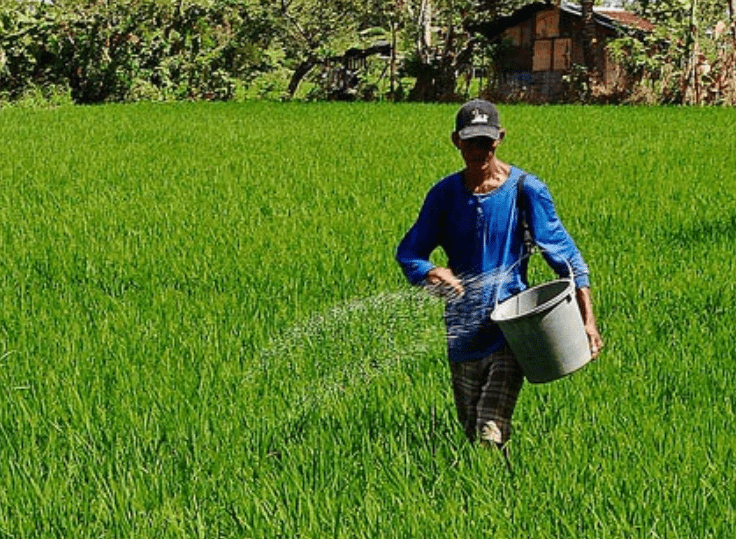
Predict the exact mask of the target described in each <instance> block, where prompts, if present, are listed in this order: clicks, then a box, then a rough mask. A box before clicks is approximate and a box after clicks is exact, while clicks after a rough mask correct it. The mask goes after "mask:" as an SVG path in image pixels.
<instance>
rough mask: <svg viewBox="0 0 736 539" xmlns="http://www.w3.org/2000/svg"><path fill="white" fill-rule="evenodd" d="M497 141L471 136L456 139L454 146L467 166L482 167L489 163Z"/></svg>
mask: <svg viewBox="0 0 736 539" xmlns="http://www.w3.org/2000/svg"><path fill="white" fill-rule="evenodd" d="M496 143H497V141H496V140H494V139H492V138H489V137H473V138H469V139H465V140H461V139H460V138H457V139H456V146H457V147H458V149H459V150H460V153H461V154H462V156H463V159H464V160H465V164H466V165H467V167H468V168H476V167H480V168H482V167H483V166H485V165H488V164H490V162H491V161H492V160H493V154H494V153H495V151H496Z"/></svg>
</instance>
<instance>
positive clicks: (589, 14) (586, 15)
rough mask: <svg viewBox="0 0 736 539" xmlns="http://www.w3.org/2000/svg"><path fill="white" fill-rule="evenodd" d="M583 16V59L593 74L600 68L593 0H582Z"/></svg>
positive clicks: (589, 71)
mask: <svg viewBox="0 0 736 539" xmlns="http://www.w3.org/2000/svg"><path fill="white" fill-rule="evenodd" d="M580 8H581V14H582V17H583V61H584V62H585V67H586V68H587V69H588V74H589V75H590V76H592V75H593V74H594V73H595V72H596V71H597V69H598V63H597V58H596V56H597V55H596V47H597V46H598V43H597V35H596V28H595V17H594V14H593V0H582V1H581V2H580Z"/></svg>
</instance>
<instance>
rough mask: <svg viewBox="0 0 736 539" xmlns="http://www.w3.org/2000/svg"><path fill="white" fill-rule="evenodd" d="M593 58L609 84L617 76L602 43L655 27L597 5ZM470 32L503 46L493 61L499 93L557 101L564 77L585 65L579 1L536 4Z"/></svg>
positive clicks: (583, 30)
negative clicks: (575, 67)
mask: <svg viewBox="0 0 736 539" xmlns="http://www.w3.org/2000/svg"><path fill="white" fill-rule="evenodd" d="M592 22H593V24H594V28H595V30H594V41H593V44H594V48H593V58H594V62H595V64H596V71H597V72H598V73H599V74H600V76H601V81H602V82H603V83H604V84H606V85H607V86H610V85H612V84H615V82H616V79H617V78H619V77H621V76H622V75H621V74H620V70H619V69H617V66H616V65H615V63H614V62H613V61H612V60H611V58H610V56H609V55H608V54H607V52H606V43H607V42H608V41H609V40H610V39H613V38H616V37H620V36H621V35H624V34H629V33H634V34H639V35H641V34H644V33H647V32H651V31H652V30H653V29H654V26H653V25H652V24H651V23H649V22H648V21H646V20H644V19H642V18H641V17H639V16H637V15H635V14H633V13H630V12H628V11H625V10H623V9H613V8H600V7H595V8H594V11H593V21H592ZM473 30H475V31H477V32H479V33H481V34H482V35H484V36H485V37H486V38H487V39H489V40H490V41H491V42H495V43H503V46H502V47H500V48H499V50H500V54H499V56H498V58H497V60H496V62H497V65H496V66H495V67H496V71H497V77H498V81H497V82H498V91H499V93H500V94H501V95H509V96H512V95H523V96H527V97H530V98H533V99H535V100H542V101H557V100H559V99H561V98H562V96H563V92H564V84H563V80H564V79H563V77H565V75H567V74H569V73H570V72H571V69H572V68H573V66H574V65H575V64H579V65H585V61H584V57H583V50H584V49H583V36H584V32H585V25H584V21H583V17H582V11H581V7H580V3H576V4H570V3H564V2H554V3H553V2H537V3H534V4H529V5H527V6H525V7H523V8H521V9H519V10H518V11H516V12H514V13H513V14H511V15H509V16H506V17H501V18H499V19H496V20H494V21H492V22H488V23H481V24H478V25H477V26H476V27H475V28H473Z"/></svg>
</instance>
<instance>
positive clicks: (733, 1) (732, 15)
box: [728, 0, 736, 39]
mask: <svg viewBox="0 0 736 539" xmlns="http://www.w3.org/2000/svg"><path fill="white" fill-rule="evenodd" d="M728 22H729V23H731V35H732V36H733V38H734V39H736V0H728Z"/></svg>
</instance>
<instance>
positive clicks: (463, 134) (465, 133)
mask: <svg viewBox="0 0 736 539" xmlns="http://www.w3.org/2000/svg"><path fill="white" fill-rule="evenodd" d="M458 136H459V137H460V139H461V140H465V139H469V138H473V137H488V138H492V139H497V138H499V137H500V136H501V132H500V131H499V129H498V128H497V127H493V126H490V125H471V126H468V127H466V128H465V129H461V130H460V132H459V133H458Z"/></svg>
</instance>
